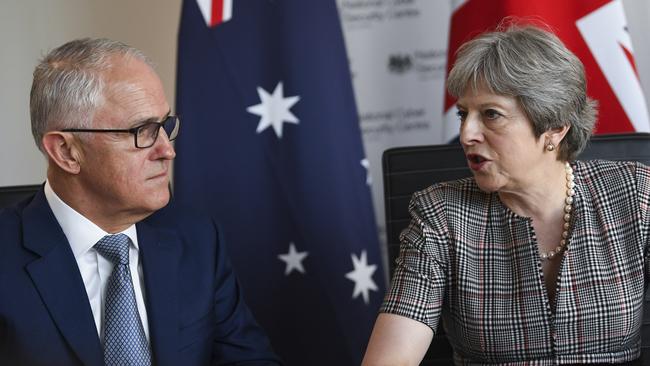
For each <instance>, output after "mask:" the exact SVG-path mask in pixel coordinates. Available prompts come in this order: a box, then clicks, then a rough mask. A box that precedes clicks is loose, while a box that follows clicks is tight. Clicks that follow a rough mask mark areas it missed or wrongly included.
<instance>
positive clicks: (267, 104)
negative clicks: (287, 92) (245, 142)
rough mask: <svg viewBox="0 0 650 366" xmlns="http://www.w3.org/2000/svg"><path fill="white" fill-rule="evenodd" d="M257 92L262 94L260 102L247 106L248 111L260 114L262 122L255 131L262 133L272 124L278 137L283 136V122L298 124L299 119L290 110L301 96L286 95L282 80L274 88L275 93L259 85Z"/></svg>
mask: <svg viewBox="0 0 650 366" xmlns="http://www.w3.org/2000/svg"><path fill="white" fill-rule="evenodd" d="M257 94H258V95H259V96H260V101H261V103H260V104H256V105H253V106H250V107H248V108H246V111H248V112H249V113H252V114H256V115H258V116H260V117H261V118H260V123H259V124H258V125H257V130H256V131H255V132H257V133H260V132H262V131H264V130H265V129H267V128H268V127H270V126H273V130H274V131H275V134H276V135H277V136H278V138H282V124H283V123H294V124H298V122H299V120H298V118H296V116H294V115H293V113H291V111H290V110H289V109H290V108H291V107H292V106H293V105H294V104H296V103H298V101H299V100H300V97H299V96H293V97H287V98H285V97H284V88H283V86H282V82H279V83H278V85H276V87H275V89H274V90H273V94H269V93H268V92H267V91H266V90H264V89H263V88H262V87H260V86H258V87H257Z"/></svg>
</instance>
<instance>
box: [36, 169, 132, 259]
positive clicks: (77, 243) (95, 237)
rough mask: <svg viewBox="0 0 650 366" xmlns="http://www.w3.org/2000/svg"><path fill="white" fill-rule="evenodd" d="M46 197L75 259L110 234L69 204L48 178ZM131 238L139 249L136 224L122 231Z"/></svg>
mask: <svg viewBox="0 0 650 366" xmlns="http://www.w3.org/2000/svg"><path fill="white" fill-rule="evenodd" d="M44 190H45V198H46V199H47V203H48V204H49V205H50V208H51V209H52V213H54V217H56V220H57V221H58V222H59V225H60V226H61V229H62V230H63V234H65V236H66V238H68V243H70V247H71V248H72V253H73V254H74V257H75V259H78V258H79V257H81V256H82V255H84V254H85V253H86V252H87V251H88V250H90V249H91V248H92V247H93V246H94V245H95V244H97V242H98V241H99V240H100V239H101V238H103V237H104V236H106V235H110V234H109V233H107V232H106V231H104V230H102V228H100V227H99V226H97V225H95V224H94V223H93V222H92V221H90V220H88V219H87V218H86V217H84V216H83V215H82V214H80V213H79V212H77V211H76V210H75V209H73V208H72V207H70V206H68V205H67V204H66V203H65V202H63V200H62V199H61V198H60V197H59V196H58V195H57V194H56V193H55V192H54V190H53V189H52V187H51V186H50V182H49V181H48V180H46V181H45V188H44ZM121 233H122V234H125V235H126V236H128V237H129V239H131V243H133V245H134V246H135V248H136V249H138V233H137V230H136V227H135V225H131V226H129V227H128V228H127V229H126V230H124V231H122V232H121Z"/></svg>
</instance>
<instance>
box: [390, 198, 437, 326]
mask: <svg viewBox="0 0 650 366" xmlns="http://www.w3.org/2000/svg"><path fill="white" fill-rule="evenodd" d="M436 187H437V186H434V187H432V188H429V189H427V190H424V191H421V192H417V193H415V194H414V195H413V198H412V199H411V203H410V204H409V212H410V214H411V222H410V224H409V226H408V227H407V228H406V229H405V230H404V231H403V232H402V233H401V235H400V255H399V258H397V260H396V268H395V273H394V275H393V279H392V283H391V288H390V290H389V291H388V293H387V295H386V297H385V299H384V303H383V305H382V307H381V308H380V312H384V313H391V314H396V315H401V316H405V317H408V318H411V319H414V320H417V321H419V322H422V323H424V324H426V325H427V326H429V327H430V328H431V329H432V330H433V331H434V333H435V331H436V329H437V327H438V320H439V318H440V313H441V309H442V304H443V298H444V294H445V286H446V278H447V263H448V255H449V254H448V239H447V238H448V235H447V225H446V219H445V210H444V202H443V200H442V199H441V197H440V190H439V189H437V188H436Z"/></svg>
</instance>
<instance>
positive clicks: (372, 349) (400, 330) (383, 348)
mask: <svg viewBox="0 0 650 366" xmlns="http://www.w3.org/2000/svg"><path fill="white" fill-rule="evenodd" d="M432 338H433V331H432V330H431V328H429V327H428V326H427V325H425V324H423V323H420V322H419V321H417V320H413V319H409V318H407V317H403V316H400V315H394V314H387V313H381V314H379V316H378V317H377V322H375V327H374V329H373V330H372V335H371V336H370V342H369V343H368V349H367V350H366V354H365V356H364V357H363V362H362V363H361V365H362V366H389V365H390V366H393V365H395V366H397V365H399V366H402V365H404V366H407V365H413V366H417V365H419V364H420V362H421V361H422V358H424V355H425V353H426V352H427V349H428V348H429V344H430V343H431V339H432Z"/></svg>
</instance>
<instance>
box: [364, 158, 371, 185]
mask: <svg viewBox="0 0 650 366" xmlns="http://www.w3.org/2000/svg"><path fill="white" fill-rule="evenodd" d="M361 166H363V167H364V168H366V184H367V185H371V184H372V176H371V175H370V162H369V161H368V159H362V160H361Z"/></svg>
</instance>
